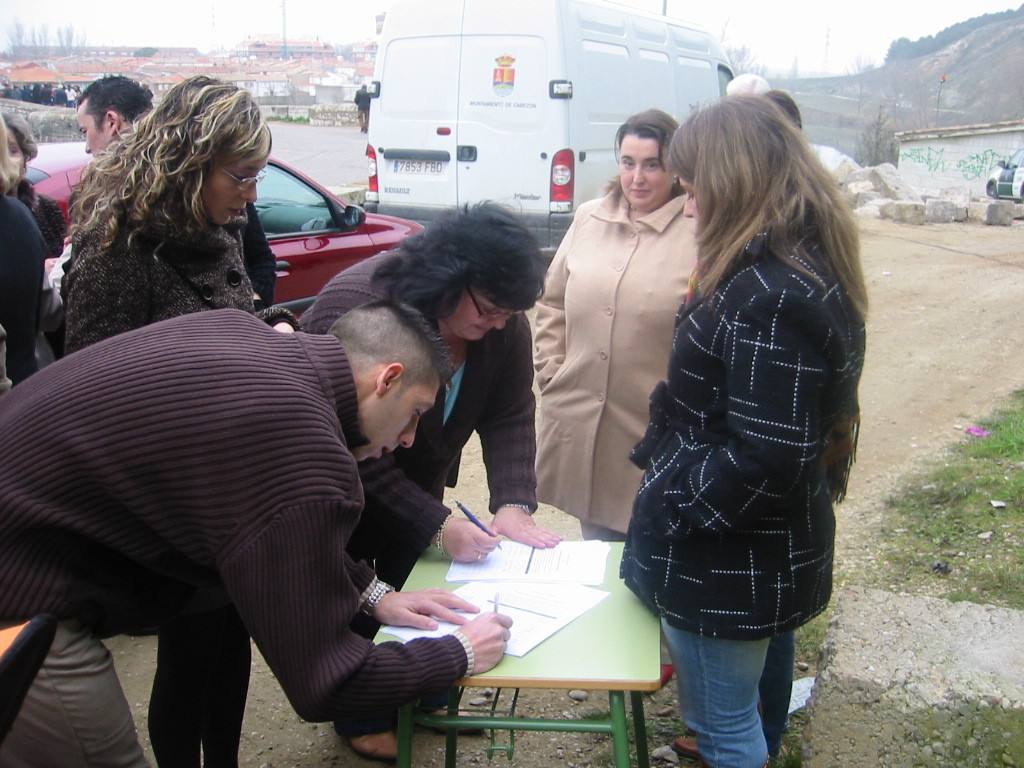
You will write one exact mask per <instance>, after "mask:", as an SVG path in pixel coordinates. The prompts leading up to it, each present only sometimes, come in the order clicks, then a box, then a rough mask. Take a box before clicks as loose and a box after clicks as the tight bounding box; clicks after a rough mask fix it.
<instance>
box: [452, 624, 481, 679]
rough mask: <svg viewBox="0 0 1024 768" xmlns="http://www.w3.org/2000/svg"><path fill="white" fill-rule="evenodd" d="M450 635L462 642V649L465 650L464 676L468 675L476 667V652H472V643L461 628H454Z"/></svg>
mask: <svg viewBox="0 0 1024 768" xmlns="http://www.w3.org/2000/svg"><path fill="white" fill-rule="evenodd" d="M452 635H453V636H454V637H455V638H456V639H458V641H459V642H460V643H462V650H464V651H465V652H466V677H469V676H470V675H472V674H473V671H474V670H475V669H476V654H475V653H474V652H473V644H472V643H471V642H469V638H468V637H466V636H465V635H464V634H462V630H461V629H456V630H455V631H454V632H452Z"/></svg>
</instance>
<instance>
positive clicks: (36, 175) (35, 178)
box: [25, 165, 50, 184]
mask: <svg viewBox="0 0 1024 768" xmlns="http://www.w3.org/2000/svg"><path fill="white" fill-rule="evenodd" d="M25 178H27V179H28V181H29V184H38V183H39V182H40V181H45V180H46V179H48V178H50V174H48V173H46V172H44V171H40V170H39V169H38V168H33V167H32V166H31V165H30V166H29V167H28V170H27V171H26V173H25Z"/></svg>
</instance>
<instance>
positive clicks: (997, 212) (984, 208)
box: [968, 200, 1014, 227]
mask: <svg viewBox="0 0 1024 768" xmlns="http://www.w3.org/2000/svg"><path fill="white" fill-rule="evenodd" d="M1013 213H1014V210H1013V203H1011V202H1010V201H1009V200H993V201H991V202H979V203H971V204H970V206H969V207H968V219H969V220H971V221H978V222H980V223H982V224H988V225H990V226H996V227H1008V226H1010V225H1011V224H1012V223H1013Z"/></svg>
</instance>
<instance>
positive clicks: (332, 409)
mask: <svg viewBox="0 0 1024 768" xmlns="http://www.w3.org/2000/svg"><path fill="white" fill-rule="evenodd" d="M448 368H449V366H448V362H447V360H446V359H445V356H444V350H443V348H442V347H441V345H440V342H439V341H438V340H437V336H436V333H435V332H434V331H433V329H432V328H431V327H430V326H429V324H428V323H427V322H426V321H425V320H424V319H423V318H422V317H421V316H419V314H418V313H416V312H414V311H412V310H409V309H408V308H401V307H396V306H393V305H376V306H368V307H366V308H364V309H360V310H357V311H354V312H352V313H351V314H350V315H349V316H347V317H345V318H343V319H342V320H340V321H339V322H338V324H337V325H336V326H335V327H334V328H333V329H332V333H331V334H330V335H326V336H311V335H308V334H281V333H277V332H275V331H273V330H271V329H269V328H267V326H266V325H265V324H263V323H261V322H259V321H258V320H256V319H255V318H253V317H252V316H251V315H249V314H248V313H245V312H240V311H238V310H235V309H224V310H217V311H211V312H197V313H193V314H190V315H183V316H180V317H174V318H171V319H169V320H165V321H163V322H159V323H154V324H152V325H149V326H147V327H145V328H140V329H138V330H136V331H132V332H130V333H126V334H122V335H120V336H118V337H116V338H112V339H108V340H107V341H104V342H101V343H99V344H94V345H92V346H91V347H88V348H86V349H83V350H82V351H81V352H78V353H76V354H74V355H69V356H68V357H66V358H64V359H63V360H60V361H58V362H57V363H55V364H54V365H51V366H49V367H48V368H46V369H45V370H44V371H41V372H40V373H39V374H37V380H38V386H35V385H34V386H32V387H16V388H15V389H14V391H13V392H11V393H9V394H7V395H4V396H3V398H0V434H2V435H3V440H2V441H0V466H2V467H3V468H4V471H3V472H2V473H0V627H6V626H10V625H12V624H18V623H21V622H22V621H24V620H26V619H27V618H30V617H32V616H35V615H37V614H39V613H49V614H51V615H53V616H55V617H56V618H57V619H58V621H59V624H58V629H57V636H56V638H55V640H54V642H53V644H52V646H51V647H50V650H49V653H48V656H47V659H46V660H45V661H44V663H43V668H42V671H41V673H40V674H39V675H38V676H37V677H36V682H35V684H34V685H33V686H32V688H31V690H30V691H29V693H28V696H27V697H26V700H25V703H24V705H23V706H22V708H21V711H20V713H19V714H18V718H17V719H16V720H15V722H14V725H13V728H12V730H11V731H10V733H9V734H8V735H7V737H6V739H5V740H4V742H3V745H2V746H0V765H3V766H4V768H27V767H28V766H31V767H32V768H38V767H39V766H47V768H49V767H50V766H53V768H57V767H58V766H59V767H60V768H77V767H81V766H101V765H102V766H115V765H116V766H123V767H128V766H130V767H131V768H137V767H141V766H145V765H146V764H147V763H146V760H145V757H144V756H143V752H142V748H141V747H140V745H139V742H138V737H137V735H136V732H135V727H134V723H133V722H132V715H131V708H130V707H129V704H128V702H127V701H126V700H125V696H124V693H123V691H122V690H121V686H120V684H119V682H118V680H117V674H116V672H115V670H114V664H113V660H112V658H111V656H110V653H109V652H108V651H107V649H106V648H105V647H104V645H103V642H102V639H103V638H105V637H110V636H113V635H117V634H124V633H127V634H135V633H139V632H143V631H145V630H146V629H147V628H149V627H153V626H160V625H162V624H164V623H165V622H167V621H169V620H171V619H172V618H173V617H174V616H176V615H178V614H179V613H180V611H181V610H183V608H184V606H185V605H186V604H187V603H188V601H189V600H190V599H192V598H193V596H197V595H199V594H201V593H203V592H211V591H215V590H218V589H220V590H221V591H222V592H223V593H224V594H225V595H226V597H227V599H230V600H231V602H232V603H233V604H234V605H236V606H237V607H238V610H239V612H240V613H241V615H242V616H243V617H244V622H245V626H247V627H249V628H250V629H251V630H252V633H253V637H254V638H255V640H256V643H257V644H258V645H259V648H260V651H261V652H262V654H263V657H264V658H265V659H266V661H267V664H268V665H269V667H270V669H271V671H272V672H273V674H274V676H275V677H276V678H277V680H278V681H279V682H280V684H281V687H282V688H283V690H284V692H285V694H286V695H287V696H288V700H289V701H290V702H291V704H292V706H293V707H294V708H295V710H296V712H297V713H298V714H299V715H300V716H301V717H303V718H304V719H307V720H311V721H324V720H329V719H331V718H335V717H342V716H351V715H354V714H361V713H365V712H375V711H386V710H388V709H391V708H394V707H397V706H401V705H402V704H404V703H406V702H408V701H411V700H413V699H415V698H416V697H417V696H419V695H420V694H422V693H424V692H426V691H429V690H434V689H437V688H444V687H447V686H449V685H452V684H453V683H454V682H455V681H456V680H457V679H458V678H459V677H461V676H463V675H465V674H473V673H474V672H484V671H486V670H488V669H490V668H491V667H493V666H494V665H495V664H497V663H498V661H499V660H500V659H501V656H502V654H503V652H504V648H505V643H506V642H507V640H508V636H509V630H508V627H509V626H510V625H511V619H509V618H508V617H506V616H501V615H500V614H497V613H493V612H483V613H482V614H481V615H480V616H477V617H476V618H474V619H473V620H471V621H468V620H467V619H466V618H465V617H463V616H460V615H458V614H455V613H454V611H455V610H462V611H467V610H468V611H469V612H470V613H473V612H475V610H476V609H475V608H474V607H473V606H472V605H470V604H469V603H465V602H464V601H462V600H460V599H459V598H457V597H455V596H454V595H452V594H451V593H449V592H447V591H445V590H440V589H433V590H422V591H418V592H411V593H401V592H393V591H388V590H387V589H386V588H384V587H383V586H382V585H381V583H380V581H379V580H378V579H377V578H376V576H375V574H374V571H373V569H372V568H371V567H370V566H369V565H368V564H367V563H359V562H356V561H355V560H352V559H351V558H349V557H348V556H347V555H346V554H345V542H346V541H347V539H348V537H349V536H350V535H351V533H352V529H353V528H354V527H355V525H356V523H357V521H358V520H359V516H360V510H361V508H362V490H361V488H360V483H359V475H358V470H357V464H356V462H357V461H360V460H363V459H367V458H371V457H374V456H380V455H381V454H382V453H384V452H389V451H393V450H395V448H397V447H398V446H399V445H409V444H410V443H411V442H412V440H413V438H414V434H415V430H416V421H417V419H418V415H419V413H420V412H421V411H422V410H424V409H426V408H429V407H430V405H431V403H433V402H434V396H435V394H436V393H437V389H438V386H439V384H440V382H441V381H442V380H443V379H444V378H445V377H446V375H447V372H448ZM197 388H200V389H201V396H200V395H197ZM268 396H269V397H272V398H273V407H267V404H266V400H267V397H268ZM57 399H59V401H60V402H61V403H62V408H61V409H60V410H57V409H53V408H50V407H48V404H49V403H52V402H54V400H57ZM200 402H201V407H197V406H196V404H197V403H200ZM51 452H52V453H51ZM43 455H57V456H60V457H61V474H60V478H59V482H55V480H54V476H53V471H52V466H51V464H50V462H47V461H41V460H40V459H39V457H40V456H43ZM41 531H45V535H40V532H41ZM360 611H365V612H367V613H369V614H372V615H373V616H374V617H376V618H377V619H379V620H381V621H385V622H387V623H390V624H397V625H401V626H414V627H420V628H424V629H430V628H434V627H436V626H437V625H436V621H435V620H436V619H445V620H449V621H453V622H454V623H456V624H459V625H460V628H459V630H458V632H457V633H456V634H454V635H451V636H447V637H440V638H431V639H426V638H424V639H419V640H414V641H412V642H410V643H406V644H402V643H382V644H380V645H375V644H374V643H372V642H370V641H368V640H365V639H363V638H361V637H359V636H358V635H357V634H356V633H355V632H353V631H352V629H351V626H350V625H351V622H352V619H353V617H354V616H355V615H356V614H357V613H359V612H360ZM206 640H207V642H209V643H213V644H215V643H216V637H208V638H206ZM204 758H205V759H204V763H205V764H206V765H211V761H210V758H209V756H206V755H204ZM157 759H158V761H159V765H160V766H161V768H164V766H166V765H168V764H171V763H167V762H165V761H164V760H163V759H162V758H160V757H159V756H158V758H157ZM197 760H198V756H197Z"/></svg>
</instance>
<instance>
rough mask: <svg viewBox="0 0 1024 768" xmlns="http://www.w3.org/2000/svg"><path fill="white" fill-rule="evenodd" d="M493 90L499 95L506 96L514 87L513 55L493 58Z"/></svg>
mask: <svg viewBox="0 0 1024 768" xmlns="http://www.w3.org/2000/svg"><path fill="white" fill-rule="evenodd" d="M494 63H495V64H497V65H498V66H496V67H495V68H494V92H495V93H496V94H498V95H499V96H508V95H509V94H510V93H512V91H513V90H515V87H516V69H515V67H513V66H512V65H513V64H515V63H516V59H515V56H508V55H505V56H499V57H498V58H496V59H495V60H494Z"/></svg>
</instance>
